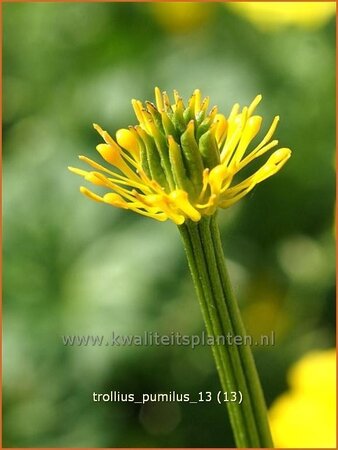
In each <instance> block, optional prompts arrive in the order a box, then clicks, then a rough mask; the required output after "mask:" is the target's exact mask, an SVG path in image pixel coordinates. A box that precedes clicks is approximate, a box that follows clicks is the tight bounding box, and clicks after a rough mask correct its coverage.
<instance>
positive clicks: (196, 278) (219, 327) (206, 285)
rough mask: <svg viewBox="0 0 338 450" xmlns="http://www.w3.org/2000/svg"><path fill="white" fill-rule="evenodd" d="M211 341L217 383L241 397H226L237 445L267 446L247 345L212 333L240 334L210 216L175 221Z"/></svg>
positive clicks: (257, 385)
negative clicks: (234, 399)
mask: <svg viewBox="0 0 338 450" xmlns="http://www.w3.org/2000/svg"><path fill="white" fill-rule="evenodd" d="M178 229H179V231H180V234H181V236H182V240H183V243H184V247H185V251H186V255H187V259H188V263H189V267H190V271H191V275H192V278H193V282H194V285H195V288H196V291H197V295H198V299H199V302H200V306H201V310H202V315H203V318H204V322H205V326H206V330H207V333H208V335H210V336H212V337H214V338H215V339H214V342H215V344H214V345H213V346H212V351H213V355H214V359H215V362H216V367H217V371H218V374H219V377H220V381H221V386H222V389H223V390H224V391H225V392H233V391H234V392H238V391H240V392H241V394H242V398H243V401H242V403H239V402H231V401H228V402H227V408H228V412H229V417H230V421H231V425H232V429H233V433H234V438H235V442H236V445H237V447H239V448H272V447H273V443H272V438H271V434H270V429H269V424H268V419H267V412H266V406H265V400H264V396H263V392H262V388H261V385H260V381H259V377H258V374H257V370H256V367H255V363H254V360H253V356H252V353H251V349H250V347H248V346H246V345H241V346H237V345H231V346H226V345H222V344H220V343H219V342H218V340H217V336H226V335H227V334H228V333H231V334H233V335H238V336H244V335H245V328H244V325H243V322H242V318H241V314H240V311H239V309H238V306H237V302H236V299H235V297H234V295H233V292H232V289H231V285H230V281H229V277H228V274H227V269H226V265H225V259H224V254H223V250H222V244H221V240H220V234H219V229H218V225H217V222H216V216H215V215H214V216H210V217H204V218H202V219H201V220H200V221H199V222H197V223H195V222H192V221H186V222H185V223H184V224H182V225H180V226H179V227H178Z"/></svg>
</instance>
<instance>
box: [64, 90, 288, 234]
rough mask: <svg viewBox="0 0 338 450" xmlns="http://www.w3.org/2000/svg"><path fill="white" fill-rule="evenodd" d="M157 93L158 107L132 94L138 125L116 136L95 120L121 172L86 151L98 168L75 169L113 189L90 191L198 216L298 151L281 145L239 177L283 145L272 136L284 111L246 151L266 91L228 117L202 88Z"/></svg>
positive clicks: (156, 214)
mask: <svg viewBox="0 0 338 450" xmlns="http://www.w3.org/2000/svg"><path fill="white" fill-rule="evenodd" d="M155 97H156V106H155V105H154V104H153V103H151V102H145V105H143V104H142V103H141V102H140V101H138V100H132V105H133V108H134V111H135V114H136V117H137V119H138V121H139V124H138V125H136V126H130V127H129V128H128V129H121V130H118V131H117V133H116V141H115V140H114V139H113V138H112V137H111V136H110V135H109V134H108V133H107V132H106V131H104V130H102V128H100V127H99V126H98V125H96V124H94V128H95V129H96V130H97V131H98V133H99V134H100V135H101V136H102V138H103V140H104V142H105V143H104V144H99V145H98V146H97V147H96V148H97V151H98V152H99V153H100V155H101V156H102V158H103V159H104V160H105V161H106V162H108V163H109V164H111V166H113V168H114V170H112V169H110V168H109V169H108V168H106V167H105V166H102V165H100V164H98V163H96V162H94V161H92V160H91V159H89V158H87V157H85V156H80V159H81V160H82V161H84V162H86V163H88V164H89V165H90V166H91V167H92V168H93V169H94V170H91V171H85V170H81V169H76V168H73V167H70V168H69V169H70V170H71V171H72V172H74V173H76V174H78V175H81V176H83V177H84V178H85V180H86V181H89V182H91V183H93V184H94V185H97V186H102V187H105V188H108V189H109V190H110V191H111V192H109V193H107V194H105V195H103V196H100V195H97V194H95V193H93V192H91V191H90V190H89V189H87V188H85V187H81V189H80V190H81V192H82V193H83V194H85V195H86V196H87V197H89V198H91V199H93V200H96V201H98V202H104V203H108V204H110V205H112V206H116V207H118V208H124V209H129V210H132V211H135V212H137V213H139V214H142V215H144V216H148V217H151V218H153V219H157V220H160V221H165V220H167V219H171V220H172V221H173V222H174V223H176V224H178V225H181V224H182V223H183V222H184V221H185V220H186V219H191V220H192V221H195V222H198V221H199V220H200V219H201V217H202V216H203V215H212V214H214V212H215V211H216V209H217V207H221V208H228V207H229V206H231V205H233V204H234V203H236V202H237V201H238V200H240V199H241V198H242V197H244V196H245V195H246V194H247V193H248V192H250V191H251V190H252V189H253V188H254V187H255V186H256V184H257V183H260V182H261V181H263V180H265V179H266V178H268V177H270V176H271V175H273V174H275V173H276V172H278V170H279V169H280V168H281V167H282V166H283V165H284V163H285V162H286V161H287V160H288V158H289V157H290V155H291V151H290V150H289V149H287V148H280V149H279V150H275V151H274V153H272V155H271V156H270V157H269V159H268V160H267V161H266V162H265V163H264V164H263V165H262V166H261V168H260V169H258V170H257V171H256V172H255V173H253V174H252V175H250V176H249V177H247V178H245V179H244V180H242V181H238V180H236V178H237V177H236V175H237V174H238V173H239V172H241V170H242V169H243V168H244V167H246V166H247V165H248V164H249V163H251V162H252V161H253V160H255V159H256V158H258V157H260V156H262V155H263V154H265V153H266V152H267V151H269V150H270V149H272V148H273V147H275V146H276V145H277V144H278V141H277V140H272V141H271V138H272V135H273V133H274V131H275V129H276V126H277V123H278V120H279V117H278V116H277V117H275V118H274V120H273V122H272V125H271V126H270V128H269V130H268V132H267V133H266V135H265V137H264V138H263V139H262V141H261V142H260V143H259V144H258V145H256V146H255V148H254V149H253V150H252V151H251V152H249V153H248V154H246V152H247V148H248V146H249V144H250V143H251V141H252V140H253V139H254V138H255V136H256V135H257V133H258V132H259V130H260V128H261V123H262V117H261V116H258V115H254V114H253V113H254V110H255V108H256V106H257V105H258V103H259V102H260V100H261V96H260V95H258V96H257V97H256V98H255V99H254V101H253V102H252V103H251V105H250V106H249V107H244V108H243V109H242V110H240V106H239V105H238V104H235V105H234V106H233V108H232V110H231V113H230V115H229V117H228V118H226V117H225V116H224V115H222V114H219V113H218V111H217V107H213V108H212V109H211V111H210V112H209V113H208V105H209V98H204V99H203V100H202V98H201V93H200V91H199V90H195V91H194V93H193V95H192V96H191V98H190V99H189V101H188V104H187V106H185V105H184V104H183V100H182V98H181V97H180V96H179V94H178V93H177V92H176V91H174V98H175V102H174V104H171V102H170V100H169V97H168V95H167V93H166V92H163V93H161V92H160V90H159V89H158V88H156V89H155ZM116 169H117V170H116Z"/></svg>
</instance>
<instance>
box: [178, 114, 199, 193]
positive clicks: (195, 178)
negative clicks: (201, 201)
mask: <svg viewBox="0 0 338 450" xmlns="http://www.w3.org/2000/svg"><path fill="white" fill-rule="evenodd" d="M181 147H182V151H183V155H184V162H185V167H186V169H187V173H188V176H189V178H190V180H191V181H192V183H193V184H194V186H195V190H196V192H197V193H199V192H200V190H201V189H202V181H203V170H204V167H203V161H202V156H201V154H200V152H199V148H198V144H197V142H196V140H195V136H194V121H193V120H191V121H190V122H189V124H188V127H187V129H186V131H185V132H184V133H183V134H182V136H181Z"/></svg>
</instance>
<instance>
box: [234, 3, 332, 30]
mask: <svg viewBox="0 0 338 450" xmlns="http://www.w3.org/2000/svg"><path fill="white" fill-rule="evenodd" d="M227 5H229V6H230V7H231V8H232V9H233V10H234V11H237V12H238V13H239V14H242V15H243V16H244V17H246V18H248V19H249V20H250V21H251V22H252V23H253V24H254V25H257V26H258V27H259V28H262V29H278V28H280V27H283V26H285V25H290V24H291V25H292V24H294V25H298V26H304V27H315V26H320V25H322V24H324V23H326V22H327V21H328V20H329V19H330V18H331V17H332V16H334V14H335V11H336V4H335V2H239V3H237V2H229V3H227Z"/></svg>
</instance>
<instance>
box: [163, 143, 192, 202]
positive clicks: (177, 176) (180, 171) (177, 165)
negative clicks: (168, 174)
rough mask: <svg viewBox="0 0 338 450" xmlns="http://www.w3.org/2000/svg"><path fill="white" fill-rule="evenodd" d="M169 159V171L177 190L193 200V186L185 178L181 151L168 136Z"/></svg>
mask: <svg viewBox="0 0 338 450" xmlns="http://www.w3.org/2000/svg"><path fill="white" fill-rule="evenodd" d="M168 145H169V159H170V163H171V170H172V173H173V176H174V181H175V184H176V188H177V189H183V190H184V191H186V192H187V193H188V195H189V197H190V198H191V199H194V194H195V193H194V186H193V184H192V183H191V181H190V180H189V178H188V176H187V172H186V169H185V167H184V162H183V158H182V149H181V147H180V146H179V145H178V144H177V142H176V141H175V140H174V138H173V136H168Z"/></svg>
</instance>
